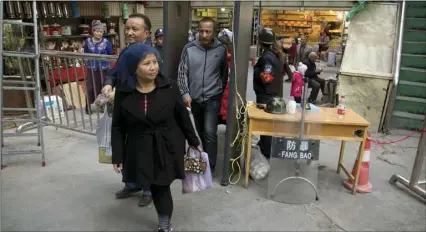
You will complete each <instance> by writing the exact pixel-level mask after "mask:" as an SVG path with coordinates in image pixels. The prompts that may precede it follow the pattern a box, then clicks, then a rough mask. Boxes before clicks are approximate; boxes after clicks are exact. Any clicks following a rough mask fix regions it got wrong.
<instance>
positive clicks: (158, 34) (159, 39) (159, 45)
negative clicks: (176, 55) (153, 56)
mask: <svg viewBox="0 0 426 232" xmlns="http://www.w3.org/2000/svg"><path fill="white" fill-rule="evenodd" d="M154 36H155V45H154V47H155V49H157V51H158V52H159V53H160V56H161V59H164V54H163V41H164V34H163V28H158V29H157V30H156V31H155V34H154Z"/></svg>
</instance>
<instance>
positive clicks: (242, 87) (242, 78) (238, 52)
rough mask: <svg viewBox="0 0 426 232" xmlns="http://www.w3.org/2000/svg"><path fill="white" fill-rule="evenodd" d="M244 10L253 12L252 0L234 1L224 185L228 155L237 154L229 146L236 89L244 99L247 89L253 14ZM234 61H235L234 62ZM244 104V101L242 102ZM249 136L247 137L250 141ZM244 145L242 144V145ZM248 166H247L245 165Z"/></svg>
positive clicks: (234, 132) (234, 128)
mask: <svg viewBox="0 0 426 232" xmlns="http://www.w3.org/2000/svg"><path fill="white" fill-rule="evenodd" d="M246 12H253V2H251V1H236V2H235V5H234V21H233V24H232V25H234V31H233V36H232V37H233V40H234V45H233V46H234V49H233V54H232V62H231V78H230V83H229V97H228V114H227V123H226V139H225V154H224V158H223V172H222V181H221V185H223V186H226V185H228V184H229V180H228V178H229V165H230V163H229V162H230V157H231V156H236V154H238V151H237V149H236V148H235V147H234V148H231V143H232V141H233V140H234V138H235V136H236V135H237V123H239V122H238V121H237V119H236V115H237V112H236V110H235V104H236V102H235V96H236V91H238V93H239V94H240V96H241V98H242V99H243V100H244V101H245V100H246V90H247V76H248V64H249V62H248V61H249V57H250V44H251V36H250V35H251V30H252V20H253V14H252V13H251V14H247V13H246ZM234 56H235V58H234ZM234 61H236V62H237V63H235V62H234ZM236 86H237V90H236V91H235V87H236ZM243 104H245V103H243ZM250 139H251V138H248V140H249V141H248V142H250ZM243 146H244V145H243ZM246 168H248V167H246Z"/></svg>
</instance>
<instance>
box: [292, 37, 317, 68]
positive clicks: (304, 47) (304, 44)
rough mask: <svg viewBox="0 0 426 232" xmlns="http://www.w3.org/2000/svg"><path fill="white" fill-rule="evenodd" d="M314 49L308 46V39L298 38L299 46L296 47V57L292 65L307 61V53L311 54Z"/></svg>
mask: <svg viewBox="0 0 426 232" xmlns="http://www.w3.org/2000/svg"><path fill="white" fill-rule="evenodd" d="M313 51H314V49H313V48H312V47H311V46H309V44H308V39H307V38H306V37H305V36H302V37H301V38H300V44H298V45H297V47H296V57H295V58H294V65H295V66H297V65H298V64H299V62H303V61H304V60H306V59H308V57H309V53H311V52H313Z"/></svg>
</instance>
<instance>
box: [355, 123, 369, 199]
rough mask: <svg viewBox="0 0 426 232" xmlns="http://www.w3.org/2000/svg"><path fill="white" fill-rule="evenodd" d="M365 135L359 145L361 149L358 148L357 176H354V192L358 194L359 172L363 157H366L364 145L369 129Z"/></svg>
mask: <svg viewBox="0 0 426 232" xmlns="http://www.w3.org/2000/svg"><path fill="white" fill-rule="evenodd" d="M364 133H365V135H364V140H363V141H362V142H361V144H360V145H359V149H358V156H357V159H356V161H355V162H356V164H355V166H356V171H355V176H354V178H355V179H354V181H353V183H354V184H353V187H352V194H354V195H355V194H356V186H357V185H358V180H359V172H360V170H361V164H362V159H363V157H364V147H365V139H366V138H367V130H365V132H364Z"/></svg>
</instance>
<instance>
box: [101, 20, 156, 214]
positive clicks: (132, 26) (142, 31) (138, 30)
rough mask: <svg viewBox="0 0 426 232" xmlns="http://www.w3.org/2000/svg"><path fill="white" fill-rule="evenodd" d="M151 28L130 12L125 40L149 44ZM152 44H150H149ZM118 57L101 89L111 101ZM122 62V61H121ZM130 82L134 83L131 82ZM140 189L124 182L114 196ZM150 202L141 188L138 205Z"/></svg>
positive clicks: (146, 193) (149, 193)
mask: <svg viewBox="0 0 426 232" xmlns="http://www.w3.org/2000/svg"><path fill="white" fill-rule="evenodd" d="M150 30H151V21H150V19H149V18H148V17H147V16H146V15H143V14H132V15H130V16H129V19H127V21H126V27H125V35H126V40H127V43H128V44H134V43H138V42H144V43H146V44H148V45H150V44H149V43H150V42H149V41H148V40H147V38H148V35H149V31H150ZM150 46H152V45H150ZM125 50H126V48H125V49H123V51H122V52H121V53H120V55H121V54H123V53H124V51H125ZM157 57H158V58H159V59H160V62H159V65H160V70H161V63H162V61H161V57H160V55H159V54H157ZM120 58H121V56H119V57H118V60H117V64H116V66H115V67H114V68H113V69H112V70H111V71H110V72H109V74H108V76H107V78H106V80H105V82H104V85H105V86H104V88H103V89H102V92H103V93H104V94H105V95H107V96H108V97H109V100H110V101H112V100H113V99H114V92H113V91H112V89H113V88H114V87H115V86H116V84H117V79H118V77H117V68H116V67H118V66H119V63H120V61H121V60H120ZM121 62H123V61H121ZM131 83H136V82H135V81H134V82H131ZM130 87H131V88H136V86H130ZM141 190H142V189H141V188H140V186H137V185H136V184H135V183H133V182H125V186H124V188H123V189H122V190H120V191H118V192H116V193H115V196H116V198H117V199H123V198H127V197H130V196H131V195H132V194H134V193H137V192H139V191H141ZM151 202H152V197H151V191H150V189H143V195H142V198H141V199H140V201H139V206H147V205H149V204H150V203H151Z"/></svg>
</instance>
